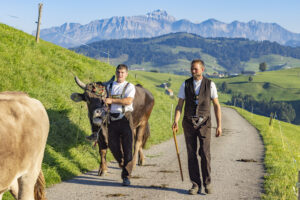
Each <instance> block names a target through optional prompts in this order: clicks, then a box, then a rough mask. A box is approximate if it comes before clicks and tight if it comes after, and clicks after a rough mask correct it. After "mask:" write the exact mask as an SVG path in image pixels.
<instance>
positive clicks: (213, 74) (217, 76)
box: [206, 72, 225, 78]
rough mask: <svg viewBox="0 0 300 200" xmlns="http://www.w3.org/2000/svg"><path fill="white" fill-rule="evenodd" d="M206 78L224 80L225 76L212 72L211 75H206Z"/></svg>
mask: <svg viewBox="0 0 300 200" xmlns="http://www.w3.org/2000/svg"><path fill="white" fill-rule="evenodd" d="M206 77H207V78H224V77H225V74H223V73H218V72H214V73H212V74H209V73H206Z"/></svg>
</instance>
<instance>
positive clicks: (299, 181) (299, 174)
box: [297, 171, 300, 200]
mask: <svg viewBox="0 0 300 200" xmlns="http://www.w3.org/2000/svg"><path fill="white" fill-rule="evenodd" d="M297 188H298V200H300V171H298V183H297Z"/></svg>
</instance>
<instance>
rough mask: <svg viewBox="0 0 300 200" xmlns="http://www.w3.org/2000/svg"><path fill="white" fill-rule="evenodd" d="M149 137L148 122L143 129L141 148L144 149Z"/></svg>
mask: <svg viewBox="0 0 300 200" xmlns="http://www.w3.org/2000/svg"><path fill="white" fill-rule="evenodd" d="M149 136H150V126H149V122H147V124H146V127H145V132H144V135H143V143H142V147H143V148H145V146H146V142H147V140H148V138H149Z"/></svg>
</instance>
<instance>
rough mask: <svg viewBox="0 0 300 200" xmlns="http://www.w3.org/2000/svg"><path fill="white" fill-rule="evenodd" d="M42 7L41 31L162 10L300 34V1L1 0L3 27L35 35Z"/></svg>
mask: <svg viewBox="0 0 300 200" xmlns="http://www.w3.org/2000/svg"><path fill="white" fill-rule="evenodd" d="M39 3H43V9H42V16H41V17H42V18H41V23H42V24H41V29H43V28H50V27H53V26H60V25H62V24H64V23H65V22H75V23H80V24H87V23H89V22H90V21H93V20H98V19H105V18H110V17H112V16H134V15H145V14H146V13H148V12H152V11H154V10H156V9H161V10H165V11H167V13H168V14H169V15H172V16H174V17H175V18H176V19H187V20H190V21H192V22H194V23H200V22H202V21H205V20H207V19H210V18H214V19H217V20H219V21H222V22H225V23H230V22H232V21H235V20H237V21H240V22H248V21H250V20H256V21H261V22H269V23H277V24H279V25H280V26H282V27H283V28H285V29H287V30H289V31H291V32H294V33H300V12H299V10H300V0H147V1H145V0H106V1H104V0H39V1H37V0H0V23H4V24H7V25H10V26H12V27H15V28H17V29H20V30H23V31H25V32H27V33H30V34H31V33H32V32H33V31H34V30H35V29H36V21H37V18H38V4H39Z"/></svg>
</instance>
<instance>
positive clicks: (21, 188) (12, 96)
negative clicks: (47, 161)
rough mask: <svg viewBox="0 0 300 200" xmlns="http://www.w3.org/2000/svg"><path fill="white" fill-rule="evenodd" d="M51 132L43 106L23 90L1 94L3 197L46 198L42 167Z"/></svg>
mask: <svg viewBox="0 0 300 200" xmlns="http://www.w3.org/2000/svg"><path fill="white" fill-rule="evenodd" d="M48 132H49V119H48V115H47V112H46V110H45V108H44V106H43V105H42V104H41V102H39V101H38V100H36V99H32V98H30V97H29V96H28V95H27V94H25V93H21V92H2V93H0V200H1V199H2V195H3V193H4V192H5V191H6V190H10V192H11V193H12V195H13V196H14V197H15V198H16V199H22V200H33V199H46V198H45V193H44V188H45V180H44V176H43V173H42V170H41V166H42V160H43V157H44V150H45V146H46V141H47V137H48Z"/></svg>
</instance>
